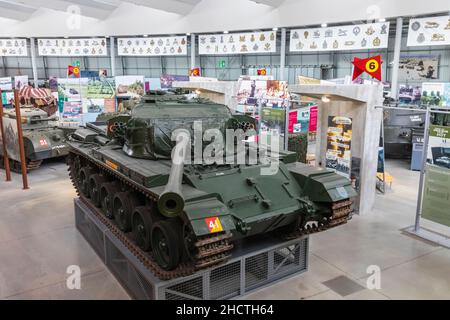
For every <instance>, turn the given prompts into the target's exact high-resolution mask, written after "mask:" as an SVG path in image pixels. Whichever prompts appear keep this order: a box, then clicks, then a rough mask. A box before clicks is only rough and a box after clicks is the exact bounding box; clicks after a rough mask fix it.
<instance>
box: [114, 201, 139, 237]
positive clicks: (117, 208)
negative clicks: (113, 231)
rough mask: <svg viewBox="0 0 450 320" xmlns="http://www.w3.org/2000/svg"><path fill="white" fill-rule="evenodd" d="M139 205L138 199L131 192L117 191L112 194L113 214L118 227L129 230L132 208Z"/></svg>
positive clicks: (125, 230)
mask: <svg viewBox="0 0 450 320" xmlns="http://www.w3.org/2000/svg"><path fill="white" fill-rule="evenodd" d="M138 205H139V199H138V198H137V197H136V195H135V194H134V193H133V192H119V193H117V194H116V195H115V196H114V200H113V215H114V220H116V223H117V225H118V226H119V229H120V230H122V231H124V232H128V231H130V230H131V218H132V215H133V210H134V208H136V207H137V206H138Z"/></svg>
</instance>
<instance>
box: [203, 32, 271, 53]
mask: <svg viewBox="0 0 450 320" xmlns="http://www.w3.org/2000/svg"><path fill="white" fill-rule="evenodd" d="M198 42H199V44H198V51H199V54H201V55H208V54H213V55H228V54H248V53H269V52H276V50H277V35H276V32H275V31H263V32H245V33H230V34H223V33H222V34H221V33H219V34H202V35H199V36H198Z"/></svg>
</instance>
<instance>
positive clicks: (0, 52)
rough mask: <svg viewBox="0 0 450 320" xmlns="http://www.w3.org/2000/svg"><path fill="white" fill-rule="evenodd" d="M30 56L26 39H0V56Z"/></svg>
mask: <svg viewBox="0 0 450 320" xmlns="http://www.w3.org/2000/svg"><path fill="white" fill-rule="evenodd" d="M13 56H16V57H26V56H28V50H27V40H26V39H0V57H13Z"/></svg>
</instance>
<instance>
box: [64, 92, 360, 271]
mask: <svg viewBox="0 0 450 320" xmlns="http://www.w3.org/2000/svg"><path fill="white" fill-rule="evenodd" d="M199 120H201V125H202V128H201V131H200V134H201V136H200V138H199V139H197V138H196V134H197V135H198V130H197V131H194V129H195V128H196V125H197V129H198V121H199ZM254 127H255V121H254V119H252V118H250V117H247V116H243V115H233V114H232V113H231V112H230V111H229V109H228V108H227V107H226V106H224V105H220V104H215V103H212V102H210V101H206V100H202V99H191V100H185V99H159V98H158V97H157V96H156V95H151V96H146V97H144V98H143V101H142V102H141V103H140V104H139V105H138V106H136V107H135V108H134V109H133V110H132V111H131V113H130V114H127V115H119V116H117V117H116V118H111V119H109V120H108V123H107V125H105V126H102V127H100V126H97V125H94V124H89V125H88V126H87V127H85V128H81V129H79V130H77V131H76V132H75V133H74V134H73V135H72V138H71V141H70V142H69V146H70V152H69V157H68V159H69V162H68V164H69V167H70V169H69V172H70V176H71V178H72V181H73V183H74V186H75V187H76V189H77V191H78V193H79V195H80V197H81V199H82V200H83V201H84V202H85V203H86V204H87V205H89V206H90V207H91V208H93V209H94V211H95V212H97V215H98V216H99V217H100V218H101V219H103V221H104V222H105V223H106V224H107V225H108V226H109V227H110V228H112V230H113V232H114V233H115V234H117V235H118V236H119V237H121V239H122V240H123V241H124V243H126V244H127V245H129V246H130V248H131V249H132V251H133V252H135V253H136V255H138V256H139V257H141V258H142V259H144V258H143V255H142V254H141V253H140V252H142V250H143V251H149V252H150V254H149V255H148V256H149V257H151V258H150V259H147V258H145V259H147V260H145V263H146V265H150V266H151V267H152V269H153V270H154V271H155V270H156V272H155V273H156V274H157V275H158V276H159V277H160V278H171V277H176V276H180V275H185V274H186V273H189V272H194V271H195V270H198V269H202V268H206V267H209V266H211V265H215V264H218V263H222V262H224V261H226V260H227V259H229V257H230V256H231V255H232V254H233V246H234V244H235V243H236V241H237V240H239V239H241V240H242V241H245V238H248V237H253V236H258V235H261V234H267V233H276V234H278V235H279V236H281V237H284V238H296V237H300V236H302V235H304V234H308V233H313V232H317V231H321V230H325V229H328V228H330V227H334V226H337V225H340V224H343V223H346V222H347V220H348V219H350V217H351V213H352V201H351V198H352V197H354V196H356V193H355V191H354V190H353V188H352V187H351V185H350V182H349V181H348V180H347V179H345V178H343V177H341V176H339V175H337V174H335V173H333V172H330V171H327V170H323V169H317V168H313V167H310V166H307V165H305V164H301V163H298V162H296V161H295V159H296V155H295V154H294V153H292V152H288V151H280V152H279V153H278V154H276V156H274V155H273V154H272V153H270V156H268V157H267V158H264V161H262V160H258V161H256V162H251V161H250V160H249V159H250V157H249V155H250V154H253V155H254V154H257V155H258V157H262V155H263V154H269V151H271V150H270V149H269V148H265V149H264V148H260V149H259V150H255V145H254V144H252V143H250V142H246V143H242V142H241V140H239V139H235V138H234V137H233V138H232V139H230V138H229V140H228V143H229V145H231V146H237V145H238V144H239V143H242V146H243V147H242V148H241V149H239V148H236V150H237V151H236V150H234V151H233V152H230V153H225V155H221V154H220V152H219V151H217V150H215V149H214V152H212V153H211V154H213V155H214V156H215V159H216V161H215V162H210V161H209V160H208V159H207V158H205V159H202V158H201V159H200V160H198V159H196V158H194V157H193V156H191V152H193V153H194V154H198V151H199V150H200V151H201V152H203V153H204V152H205V151H206V150H211V149H208V148H210V147H211V145H212V144H214V143H215V142H217V143H218V142H219V140H217V141H216V139H217V138H216V139H214V140H213V141H212V142H211V141H210V142H207V141H202V139H201V137H202V135H205V136H206V134H207V132H208V130H209V129H216V131H217V130H218V131H220V132H222V133H224V132H225V130H227V129H229V130H232V131H231V132H234V131H233V130H238V129H240V130H242V131H241V132H243V131H245V132H247V134H249V132H250V130H252V129H253V128H254ZM176 132H178V134H177V135H176V134H174V133H176ZM224 136H226V134H225V135H224ZM191 137H193V138H191ZM227 146H228V144H227ZM196 151H197V153H195V152H196ZM242 155H244V158H245V161H244V162H243V163H242V162H239V163H236V161H234V160H236V159H237V158H238V157H239V156H242ZM241 158H242V157H241ZM171 159H172V160H171ZM217 159H219V160H217ZM220 159H222V160H223V161H220ZM261 159H262V158H261ZM207 160H208V161H207ZM274 164H275V165H276V166H273V165H274ZM269 168H276V170H274V171H273V172H272V171H270V174H267V175H266V174H262V172H264V170H265V169H267V170H268V169H269ZM136 247H139V250H136Z"/></svg>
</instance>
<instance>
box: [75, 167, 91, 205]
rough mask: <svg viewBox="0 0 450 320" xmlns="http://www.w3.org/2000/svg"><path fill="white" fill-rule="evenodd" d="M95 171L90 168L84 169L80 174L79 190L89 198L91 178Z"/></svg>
mask: <svg viewBox="0 0 450 320" xmlns="http://www.w3.org/2000/svg"><path fill="white" fill-rule="evenodd" d="M92 173H93V170H92V168H90V167H83V168H81V169H80V172H79V174H78V188H79V189H80V191H81V193H82V194H84V195H85V196H86V197H87V198H89V177H90V176H91V175H92Z"/></svg>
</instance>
